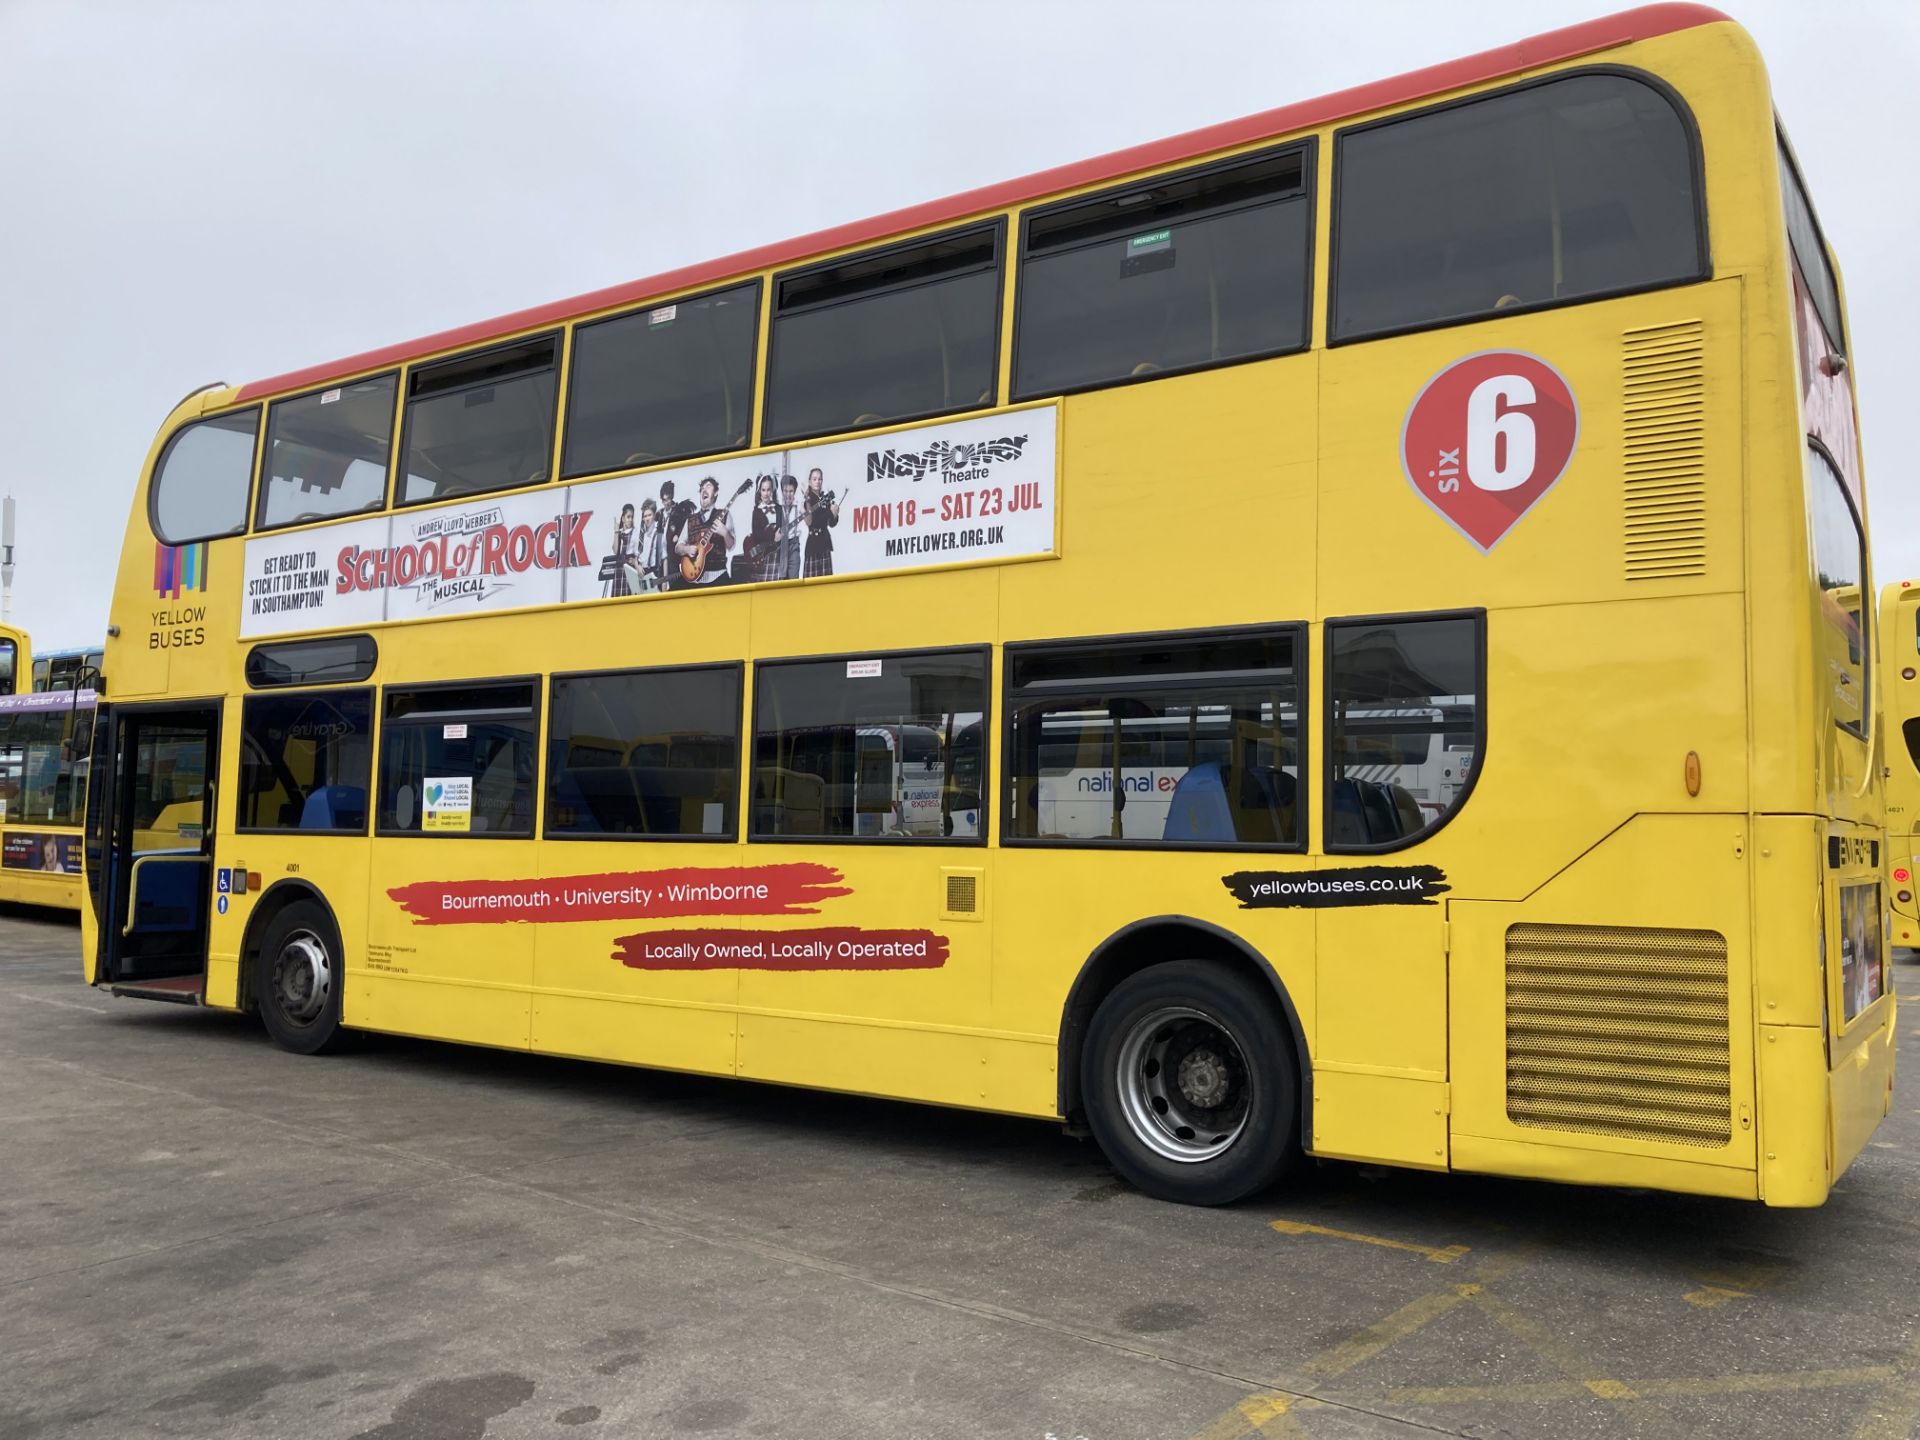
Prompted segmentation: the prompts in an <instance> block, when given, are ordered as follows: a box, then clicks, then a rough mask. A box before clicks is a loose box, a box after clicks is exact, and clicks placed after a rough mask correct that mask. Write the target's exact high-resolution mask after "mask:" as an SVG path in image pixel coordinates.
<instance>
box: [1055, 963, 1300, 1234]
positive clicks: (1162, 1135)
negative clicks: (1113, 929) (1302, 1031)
mask: <svg viewBox="0 0 1920 1440" xmlns="http://www.w3.org/2000/svg"><path fill="white" fill-rule="evenodd" d="M1080 1093H1081V1095H1082V1096H1083V1097H1084V1100H1085V1104H1086V1111H1087V1124H1088V1127H1089V1128H1090V1129H1091V1130H1092V1131H1093V1135H1094V1139H1095V1140H1097V1141H1098V1142H1099V1144H1100V1148H1101V1150H1102V1151H1104V1152H1105V1153H1106V1156H1107V1159H1108V1161H1109V1162H1110V1163H1111V1164H1112V1165H1113V1167H1114V1169H1116V1170H1118V1171H1119V1172H1120V1174H1121V1175H1122V1176H1124V1177H1125V1178H1126V1179H1127V1180H1128V1181H1130V1182H1131V1183H1132V1184H1134V1185H1135V1186H1137V1187H1138V1188H1139V1189H1141V1190H1144V1191H1145V1192H1146V1193H1147V1194H1149V1195H1153V1196H1156V1197H1157V1198H1159V1199H1162V1200H1177V1201H1180V1202H1182V1203H1185V1204H1189V1205H1225V1204H1227V1203H1228V1202H1230V1201H1234V1200H1238V1199H1241V1198H1242V1197H1244V1196H1247V1195H1251V1194H1253V1193H1254V1192H1255V1191H1257V1190H1261V1189H1264V1188H1265V1187H1266V1186H1268V1185H1270V1184H1272V1183H1273V1181H1274V1180H1276V1179H1277V1178H1278V1177H1279V1175H1280V1173H1281V1171H1282V1170H1284V1169H1285V1168H1286V1166H1287V1164H1288V1162H1289V1161H1290V1160H1291V1159H1292V1158H1293V1153H1294V1149H1295V1145H1296V1128H1297V1116H1298V1114H1299V1071H1298V1068H1297V1067H1296V1064H1295V1061H1294V1055H1293V1043H1292V1041H1291V1039H1290V1038H1289V1036H1288V1035H1287V1031H1286V1026H1285V1024H1284V1022H1283V1021H1282V1020H1281V1018H1280V1016H1279V1014H1278V1013H1277V1011H1276V1008H1275V1006H1274V1004H1273V1001H1272V998H1271V997H1270V996H1268V995H1265V994H1263V993H1261V991H1260V990H1259V989H1258V987H1257V986H1256V985H1255V984H1254V982H1252V981H1250V980H1248V979H1246V978H1243V977H1242V976H1240V975H1238V974H1235V973H1234V972H1233V971H1231V970H1228V969H1225V968H1224V967H1222V966H1218V965H1210V964H1206V963H1204V962H1198V961H1185V960H1182V961H1174V962H1170V963H1168V964H1163V965H1154V966H1150V967H1149V968H1147V969H1145V970H1142V971H1140V972H1139V973H1138V974H1135V975H1131V976H1129V977H1128V978H1127V979H1125V980H1123V981H1121V982H1120V984H1119V985H1117V986H1115V987H1114V990H1113V993H1112V994H1110V995H1108V996H1107V998H1106V999H1105V1000H1104V1001H1102V1002H1101V1005H1100V1008H1099V1009H1098V1010H1096V1011H1095V1012H1094V1016H1093V1024H1092V1025H1091V1027H1089V1029H1088V1032H1087V1043H1086V1047H1085V1049H1083V1050H1082V1051H1081V1055H1080Z"/></svg>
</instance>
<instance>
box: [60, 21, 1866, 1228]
mask: <svg viewBox="0 0 1920 1440" xmlns="http://www.w3.org/2000/svg"><path fill="white" fill-rule="evenodd" d="M342 298H343V300H344V301H346V302H347V303H351V296H343V297H342ZM1851 379H1852V377H1851V372H1850V369H1849V367H1848V364H1847V354H1846V331H1845V325H1844V320H1843V315H1842V310H1841V299H1840V288H1839V282H1838V279H1837V276H1836V273H1835V269H1834V264H1833V258H1832V255H1831V252H1830V251H1829V248H1828V247H1827V245H1826V243H1825V241H1824V239H1823V238H1822V236H1821V233H1820V230H1819V227H1818V225H1817V223H1816V221H1815V218H1814V212H1813V209H1812V206H1811V204H1810V202H1809V201H1808V199H1807V197H1806V193H1805V190H1804V189H1803V186H1802V183H1801V179H1800V174H1799V170H1798V168H1797V167H1796V165H1795V163H1794V161H1793V159H1792V156H1791V152H1790V151H1789V149H1788V148H1787V145H1786V141H1785V139H1784V138H1783V136H1782V135H1781V134H1780V132H1779V130H1778V128H1777V126H1776V121H1775V118H1774V114H1773V110H1772V104H1771V99H1770V96H1769V91H1768V84H1767V79H1766V74H1765V71H1764V68H1763V66H1762V64H1761V60H1760V57H1759V55H1758V54H1757V53H1756V52H1755V49H1754V47H1753V45H1752V43H1751V42H1750V40H1749V39H1748V37H1747V36H1746V34H1745V33H1744V32H1743V31H1742V30H1741V29H1740V28H1739V27H1738V26H1737V25H1735V24H1733V23H1731V22H1730V21H1728V20H1727V19H1726V18H1725V17H1724V16H1721V15H1719V14H1718V13H1717V12H1714V11H1711V10H1707V9H1704V8H1702V7H1698V6H1691V5H1659V6H1653V7H1650V8H1646V9H1641V10H1635V11H1630V12H1628V13H1626V14H1623V15H1619V16H1615V17H1612V18H1609V19H1604V20H1598V21H1594V22H1591V23H1589V24H1584V25H1579V26H1575V27H1573V28H1571V29H1567V30H1561V31H1557V32H1554V33H1553V34H1550V35H1546V36H1542V37H1538V38H1536V39H1534V40H1530V41H1527V42H1525V43H1523V44H1519V45H1512V46H1506V47H1503V48H1500V49H1497V50H1493V51H1489V52H1486V53H1484V54H1480V55H1475V56H1472V57H1469V58H1467V59H1464V60H1460V61H1456V62H1453V63H1451V64H1446V65H1441V66H1437V67H1434V68H1432V69H1428V70H1424V71H1421V72H1418V73H1416V74H1413V75H1409V76H1405V77H1402V78H1400V79H1396V80H1389V81H1385V82H1382V83H1379V84H1374V85H1368V86H1363V87H1361V88H1359V89H1356V90H1351V91H1347V92H1343V93H1341V94H1337V95H1333V96H1329V97H1326V98H1323V99H1320V100H1314V101H1308V102H1303V103H1299V104H1293V105H1289V106H1286V107H1283V108H1281V109H1278V110H1273V111H1269V112H1266V113H1264V114H1260V115H1256V116H1253V117H1251V118H1249V119H1246V120H1241V121H1235V122H1231V123H1226V124H1221V125H1217V126H1214V127H1211V128H1209V129H1206V130H1202V131H1197V132H1194V133H1191V134H1187V135H1182V136H1178V137H1176V138H1174V139H1171V140H1167V141H1163V142H1159V143H1156V144H1150V145H1143V146H1139V147H1137V148H1134V149H1131V150H1126V151H1122V152H1119V153H1117V154H1113V155H1108V156H1105V157H1103V158H1100V159H1097V160H1092V161H1088V162H1086V163H1084V164H1078V165H1070V166H1065V167H1062V168H1060V169H1056V170H1051V171H1047V172H1044V173H1041V174H1037V175H1033V176H1029V177H1027V178H1025V179H1021V180H1016V181H1013V182H1011V183H1009V184H1005V185H999V186H994V187H990V188H987V189H983V190H978V191H973V192H970V193H968V194H964V195H961V196H957V197H955V198H953V199H951V200H947V201H942V202H938V203H933V204H928V205H923V206H918V207H915V208H913V209H910V210H905V211H900V212H897V213H894V214H891V215H886V216H882V217H880V218H879V219H877V220H874V221H870V222H867V223H863V224H853V225H848V226H845V227H842V228H839V229H835V230H830V231H825V232H822V233H819V234H816V235H811V236H807V237H805V238H803V239H800V240H796V241H792V242H789V243H786V244H781V245H773V246H769V247H767V248H764V249H760V250H754V251H750V252H747V253H744V254H740V255H734V256H730V257H728V258H726V259H723V260H719V261H716V262H713V263H711V264H705V265H697V266H691V267H689V268H687V269H684V270H679V271H674V272H672V273H670V274H666V275H661V276H656V277H654V278H652V279H649V280H643V281H638V282H635V283H633V284H631V285H623V286H618V287H615V288H613V289H610V290H605V291H600V292H597V293H595V294H591V295H587V296H583V297H580V298H578V299H575V300H571V301H566V302H562V303H560V304H556V305H551V306H547V307H544V308H540V309H536V310H530V311H523V312H520V313H518V314H514V315H509V316H505V317H503V318H501V319H499V320H494V321H487V322H482V323H479V324H475V325H471V326H468V327H465V328H463V329H460V330H457V331H451V332H448V333H445V334H441V335H436V336H431V337H428V338H426V339H424V340H420V341H417V342H413V343H410V344H403V345H395V346H392V347H389V348H387V349H384V350H379V351H375V352H372V353H369V354H366V355H361V356H357V357H353V358H351V359H347V360H342V361H339V362H335V363H332V364H326V365H319V366H315V367H313V368H311V369H307V370H302V371H299V372H297V373H294V374H289V375H283V376H279V377H276V378H273V379H269V380H264V381H259V382H256V383H252V384H247V385H242V386H239V387H219V388H214V389H210V390H207V391H205V392H203V393H201V394H199V395H196V396H194V397H193V398H191V399H190V400H189V401H187V402H186V403H185V404H183V405H182V406H180V407H179V408H178V409H177V410H176V411H175V412H174V413H173V414H172V415H171V416H169V417H168V419H167V421H166V423H165V424H164V425H163V427H162V429H161V431H160V434H159V436H158V437H157V439H156V441H155V444H154V447H153V450H152V453H151V454H150V456H149V458H148V462H147V466H146V469H145V471H144V472H143V474H142V476H141V480H140V483H139V486H138V490H137V493H136V495H135V497H134V502H133V512H132V518H131V521H130V525H129V530H128V537H127V542H126V547H125V550H124V553H123V556H122V559H121V563H120V569H119V574H118V581H117V589H116V593H115V597H114V602H113V618H114V626H113V629H112V632H111V638H110V639H109V641H108V645H107V656H106V659H107V664H108V667H109V668H110V670H111V672H112V675H113V681H114V694H113V697H112V703H111V705H110V706H107V707H105V708H104V710H103V717H102V721H101V725H100V728H99V736H100V739H99V742H98V743H97V745H96V747H95V751H94V755H95V760H94V766H95V775H96V783H95V784H94V786H93V787H92V792H91V795H90V798H89V808H88V828H87V872H86V874H87V884H88V887H89V893H90V897H91V903H90V906H89V909H88V912H87V914H86V918H85V945H86V957H85V967H86V978H87V980H88V981H89V982H90V983H92V984H96V985H107V986H111V987H113V989H114V990H115V991H116V992H117V993H122V994H128V995H137V996H146V997H150V998H159V999H172V1000H185V1001H188V1002H191V1003H204V1004H207V1005H213V1006H220V1007H225V1008H236V1007H237V1008H241V1009H248V1010H257V1011H258V1013H259V1015H260V1017H261V1019H262V1021H263V1022H264V1023H265V1025H266V1027H267V1028H268V1030H269V1031H270V1032H271V1033H272V1034H273V1036H274V1037H275V1038H276V1039H277V1040H278V1041H279V1042H280V1043H282V1044H283V1045H286V1046H287V1047H289V1048H291V1049H293V1050H296V1051H301V1052H316V1051H321V1050H325V1049H328V1048H330V1047H331V1046H332V1045H333V1044H334V1042H335V1041H336V1040H337V1039H338V1038H339V1036H340V1035H341V1033H342V1031H343V1029H345V1028H347V1027H352V1028H358V1029H367V1030H377V1031H387V1032H393V1033H400V1034H408V1035H417V1036H429V1037H437V1038H441V1039H446V1040H456V1041H464V1042H468V1043H473V1044H481V1045H491V1046H499V1047H503V1048H510V1049H520V1050H533V1051H537V1052H540V1053H544V1054H553V1055H567V1056H580V1057H589V1058H593V1059H599V1060H607V1061H616V1062H623V1063H629V1064H636V1065H646V1066H656V1067H664V1068H669V1069H678V1070H685V1071H694V1072H700V1073H706V1074H714V1075H732V1076H741V1077H746V1078H751V1079H756V1080H763V1081H774V1082H780V1083H784V1084H792V1085H803V1086H816V1087H823V1088H829V1089H838V1090H846V1091H856V1092H861V1093H866V1094H871V1095H878V1096H890V1097H897V1098H901V1099H907V1100H916V1101H926V1102H932V1103H935V1104H942V1105H955V1106H967V1107H975V1108H980V1109H986V1110H994V1111H1001V1112H1006V1113H1010V1114H1015V1115H1025V1116H1035V1117H1052V1118H1055V1119H1061V1120H1065V1121H1066V1122H1068V1123H1070V1124H1073V1125H1076V1126H1078V1125H1084V1126H1085V1127H1086V1128H1087V1129H1088V1130H1090V1131H1091V1133H1092V1135H1093V1136H1094V1138H1095V1139H1096V1140H1097V1141H1098V1142H1099V1144H1100V1145H1101V1147H1102V1149H1103V1150H1104V1152H1105V1153H1106V1155H1107V1156H1108V1157H1109V1159H1110V1160H1111V1162H1112V1163H1113V1165H1114V1166H1115V1168H1116V1169H1117V1170H1118V1171H1119V1172H1120V1173H1121V1174H1122V1175H1124V1176H1125V1177H1127V1178H1128V1179H1129V1180H1131V1181H1132V1182H1134V1183H1135V1184H1137V1185H1139V1186H1140V1187H1142V1188H1143V1189H1145V1190H1147V1191H1149V1192H1151V1193H1153V1194H1155V1195H1160V1196H1165V1197H1170V1198H1173V1199H1179V1200H1187V1201H1194V1202H1202V1203H1212V1202H1222V1201H1227V1200H1231V1199H1233V1198H1235V1197H1238V1196H1242V1195H1245V1194H1248V1193H1251V1192H1253V1191H1255V1190H1257V1189H1259V1188H1260V1187H1262V1186H1264V1185H1266V1184H1268V1183H1269V1182H1271V1181H1272V1180H1274V1179H1275V1178H1276V1177H1277V1176H1278V1175H1279V1174H1280V1173H1281V1172H1282V1171H1283V1170H1284V1169H1285V1168H1286V1166H1287V1164H1288V1162H1289V1161H1290V1159H1292V1158H1293V1157H1295V1156H1297V1155H1300V1154H1302V1153H1305V1154H1309V1155H1314V1156H1323V1157H1332V1158H1337V1159H1348V1160H1360V1161H1369V1162H1375V1163H1382V1164H1392V1165H1402V1166H1413V1167H1420V1168H1424V1169H1430V1170H1462V1171H1476V1172H1482V1173H1490V1174H1501V1175H1515V1176H1533V1177H1541V1178H1549V1179H1557V1180H1566V1181H1577V1182H1584V1183H1593V1184H1609V1185H1633V1186H1646V1187H1655V1188H1663V1189H1669V1190H1676V1191H1690V1192H1696V1193H1705V1194H1715V1195H1724V1196H1738V1197H1747V1198H1758V1199H1762V1200H1764V1201H1766V1202H1768V1203H1770V1204H1776V1205H1812V1204H1818V1203H1819V1202H1821V1201H1822V1200H1823V1199H1824V1198H1825V1197H1826V1195H1827V1193H1828V1191H1829V1189H1830V1188H1831V1186H1832V1185H1833V1183H1834V1181H1835V1180H1836V1178H1837V1177H1838V1176H1839V1175H1840V1173H1841V1172H1842V1171H1843V1170H1845V1169H1846V1167H1847V1165H1848V1164H1849V1162H1850V1161H1851V1160H1852V1158H1853V1157H1854V1155H1855V1154H1856V1153H1857V1152H1858V1151H1859V1150H1860V1148H1861V1147H1862V1146H1863V1145H1864V1143H1865V1142H1866V1139H1867V1137H1868V1136H1869V1135H1870V1134H1871V1133H1872V1131H1873V1130H1874V1128H1875V1126H1876V1125H1877V1124H1878V1123H1879V1121H1880V1120H1881V1118H1882V1117H1883V1115H1884V1114H1885V1113H1886V1110H1887V1107H1888V1104H1889V1100H1890V1094H1891V1083H1892V1075H1893V1034H1894V1029H1893V1006H1894V1001H1893V997H1892V996H1891V994H1889V993H1888V989H1887V983H1886V980H1887V973H1886V956H1885V953H1884V947H1883V946H1882V945H1881V944H1880V941H1879V937H1880V935H1881V926H1880V923H1879V918H1880V914H1881V897H1880V870H1879V860H1880V857H1879V855H1878V853H1877V845H1876V843H1875V842H1876V841H1877V839H1878V837H1879V835H1880V833H1881V828H1880V827H1881V825H1882V820H1883V816H1882V792H1881V786H1880V783H1879V777H1878V776H1877V775H1876V773H1875V770H1874V767H1873V765H1872V764H1871V763H1870V757H1871V756H1872V753H1873V749H1872V744H1873V740H1874V738H1875V737H1874V736H1873V734H1872V733H1871V723H1872V717H1873V715H1874V711H1875V707H1874V705H1873V703H1872V697H1871V696H1870V695H1869V693H1868V689H1869V684H1870V680H1871V668H1872V667H1871V664H1870V662H1868V661H1867V660H1866V659H1865V658H1864V657H1865V656H1866V654H1867V653H1868V651H1867V649H1866V644H1867V640H1868V637H1867V636H1866V635H1865V633H1864V631H1865V627H1866V625H1867V622H1868V620H1869V618H1870V617H1868V616H1866V615H1864V614H1857V615H1856V614H1854V613H1852V612H1857V611H1858V610H1859V608H1860V607H1859V605H1858V602H1857V598H1856V599H1855V601H1854V602H1853V604H1852V607H1851V611H1850V610H1849V607H1848V604H1847V602H1846V597H1847V596H1848V595H1852V596H1855V597H1857V596H1858V595H1860V594H1864V593H1870V592H1869V591H1868V590H1867V588H1866V587H1867V586H1868V583H1869V582H1868V568H1867V543H1866V532H1865V524H1864V495H1863V492H1862V488H1861V480H1860V465H1859V451H1858V445H1857V441H1856V438H1855V437H1856V422H1855V412H1854V405H1853V396H1852V388H1851ZM1187 537H1190V538H1191V543H1188V538H1187Z"/></svg>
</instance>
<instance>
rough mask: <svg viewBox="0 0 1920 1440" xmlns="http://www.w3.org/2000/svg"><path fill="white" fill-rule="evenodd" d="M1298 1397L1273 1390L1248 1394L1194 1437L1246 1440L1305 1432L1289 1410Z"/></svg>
mask: <svg viewBox="0 0 1920 1440" xmlns="http://www.w3.org/2000/svg"><path fill="white" fill-rule="evenodd" d="M1296 1398H1297V1397H1295V1396H1292V1395H1286V1394H1282V1393H1280V1392H1278V1391H1271V1392H1268V1393H1266V1394H1261V1395H1249V1396H1248V1397H1247V1398H1246V1399H1244V1400H1242V1401H1241V1402H1240V1403H1239V1404H1238V1405H1236V1406H1234V1407H1233V1409H1231V1410H1229V1411H1227V1413H1226V1414H1224V1415H1222V1416H1221V1417H1220V1418H1219V1419H1218V1420H1215V1421H1214V1422H1213V1423H1212V1424H1211V1425H1209V1426H1207V1428H1206V1429H1204V1430H1201V1431H1199V1432H1197V1433H1196V1434H1195V1435H1194V1436H1193V1440H1245V1437H1247V1436H1249V1435H1280V1436H1297V1435H1304V1434H1306V1432H1305V1431H1304V1430H1302V1429H1301V1428H1300V1424H1299V1422H1298V1421H1296V1420H1295V1419H1294V1418H1293V1417H1292V1415H1291V1414H1289V1413H1288V1412H1289V1411H1291V1410H1292V1409H1293V1403H1294V1400H1295V1399H1296Z"/></svg>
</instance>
